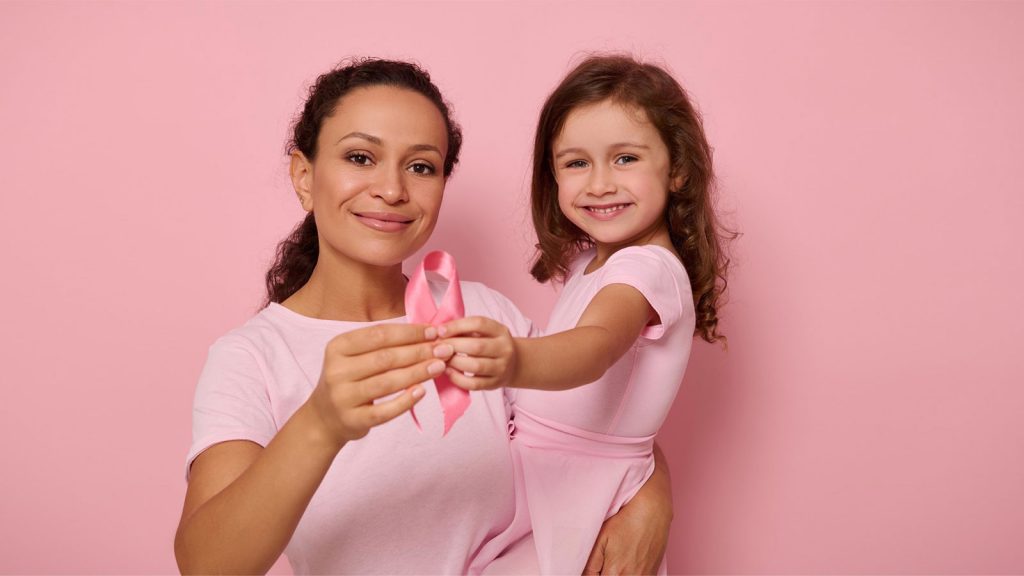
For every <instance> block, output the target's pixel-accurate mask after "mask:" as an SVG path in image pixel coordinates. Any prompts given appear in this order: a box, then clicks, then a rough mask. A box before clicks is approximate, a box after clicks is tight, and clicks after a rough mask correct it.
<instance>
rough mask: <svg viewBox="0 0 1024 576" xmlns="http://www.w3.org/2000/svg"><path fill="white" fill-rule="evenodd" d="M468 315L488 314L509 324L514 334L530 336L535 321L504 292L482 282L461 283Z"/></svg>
mask: <svg viewBox="0 0 1024 576" xmlns="http://www.w3.org/2000/svg"><path fill="white" fill-rule="evenodd" d="M459 284H460V287H461V288H462V301H463V303H464V304H465V307H466V315H467V316H487V317H488V318H493V319H494V320H497V321H498V322H501V323H502V324H504V325H506V326H508V328H509V329H510V330H511V331H512V335H513V336H528V335H529V334H530V332H531V330H532V327H533V323H532V321H531V320H530V319H529V318H527V317H526V316H525V315H523V313H522V312H521V311H520V310H519V307H518V306H516V305H515V304H514V303H513V302H512V301H511V300H509V299H508V297H506V296H505V295H504V294H502V293H501V292H498V291H497V290H494V289H493V288H490V287H488V286H487V285H485V284H481V283H480V282H466V281H462V282H460V283H459Z"/></svg>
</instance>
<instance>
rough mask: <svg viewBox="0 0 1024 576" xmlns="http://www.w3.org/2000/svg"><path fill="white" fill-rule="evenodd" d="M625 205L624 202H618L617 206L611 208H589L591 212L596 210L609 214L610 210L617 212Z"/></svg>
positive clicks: (599, 212)
mask: <svg viewBox="0 0 1024 576" xmlns="http://www.w3.org/2000/svg"><path fill="white" fill-rule="evenodd" d="M625 207H626V205H625V204H619V205H618V206H612V207H611V208H590V210H591V211H592V212H597V213H598V214H611V213H612V212H617V211H619V210H622V209H623V208H625Z"/></svg>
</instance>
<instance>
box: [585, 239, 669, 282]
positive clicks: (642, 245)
mask: <svg viewBox="0 0 1024 576" xmlns="http://www.w3.org/2000/svg"><path fill="white" fill-rule="evenodd" d="M630 248H641V249H643V248H657V249H658V250H661V251H663V252H665V253H666V254H668V255H669V256H671V257H672V259H673V260H679V257H678V256H676V255H675V253H673V252H672V251H671V250H669V249H668V248H665V247H664V246H659V245H657V244H638V245H636V246H626V247H625V248H619V249H618V250H616V251H615V254H618V253H619V252H622V251H623V250H629V249H630ZM587 250H593V251H594V256H593V257H592V258H590V260H587V263H586V264H584V265H583V273H582V274H580V277H581V278H586V277H588V276H593V275H594V274H596V273H598V272H600V271H601V270H602V269H604V267H605V266H607V265H608V262H610V261H611V259H612V258H615V254H612V255H611V256H609V257H608V260H605V262H604V264H602V265H601V267H600V268H598V269H597V270H591V271H590V272H587V267H588V266H590V263H591V262H593V261H594V259H595V258H597V248H588V249H587Z"/></svg>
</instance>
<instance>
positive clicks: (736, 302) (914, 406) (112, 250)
mask: <svg viewBox="0 0 1024 576" xmlns="http://www.w3.org/2000/svg"><path fill="white" fill-rule="evenodd" d="M1022 29H1024V3H1013V2H1004V3H981V2H960V3H940V2H928V3H919V2H892V3H875V2H868V3H853V2H849V3H847V2H827V3H826V2H822V3H809V2H757V3H692V4H691V3H688V4H680V3H677V2H671V3H668V2H666V3H629V2H608V3H600V4H597V3H584V2H575V3H565V4H549V3H540V2H531V3H485V4H478V3H469V2H454V3H429V2H408V3H388V4H377V3H367V2H360V3H356V2H353V3H344V4H328V3H301V4H278V3H265V2H230V3H202V4H180V3H162V2H140V3H127V2H116V3H114V2H110V3H102V2H71V3H57V2H38V3H18V2H3V3H0V74H2V75H0V142H2V144H0V146H2V149H0V162H2V169H0V182H2V185H3V186H2V193H0V203H2V204H0V208H2V209H0V266H2V267H3V282H2V283H0V298H2V302H3V304H4V307H5V310H4V312H3V314H2V316H3V320H2V321H0V334H2V343H3V348H2V352H0V355H2V362H3V366H2V369H3V373H2V374H3V375H2V380H3V398H2V401H0V450H2V455H3V469H2V472H0V571H2V572H31V573H56V572H75V573H169V572H173V571H175V564H174V559H173V554H172V538H173V533H174V529H175V526H176V523H177V520H178V514H179V510H180V506H181V501H182V496H183V494H184V489H185V483H184V477H183V459H184V456H185V452H186V450H187V448H188V444H189V439H190V404H191V399H192V391H193V388H194V385H195V381H196V378H197V376H198V373H199V369H200V367H201V365H202V363H203V361H204V359H205V353H206V348H207V346H208V345H209V344H210V343H211V342H212V341H213V340H214V339H215V338H216V337H217V336H218V335H220V334H222V333H224V332H225V331H227V330H228V329H230V328H232V327H234V326H236V325H238V324H239V323H241V322H242V321H244V320H245V319H246V318H247V317H248V316H250V315H251V314H253V313H254V312H255V311H256V307H257V305H258V303H259V301H260V299H261V296H262V274H263V272H264V270H265V268H266V266H267V264H268V261H269V259H270V257H271V254H272V250H273V248H274V246H275V243H276V242H277V241H278V240H279V239H281V238H282V237H283V236H284V235H285V234H286V232H287V231H288V230H289V229H290V228H291V227H292V225H293V224H294V223H295V222H297V221H298V219H299V218H300V216H301V212H300V211H299V208H298V206H297V203H296V202H295V201H294V200H293V195H292V192H291V190H290V186H289V184H288V181H287V177H286V171H285V159H284V155H283V148H284V141H285V139H286V136H287V130H288V126H289V122H290V119H291V118H292V116H293V114H294V113H295V111H296V110H297V107H298V105H299V103H300V102H301V100H302V97H303V93H304V90H305V88H306V86H308V83H309V82H310V81H311V80H312V79H313V78H314V77H315V76H316V74H318V73H319V72H322V71H324V70H326V69H328V68H329V67H330V66H331V65H332V64H333V63H334V62H336V61H338V60H340V59H341V58H342V57H344V56H347V55H358V54H363V55H380V56H389V57H400V58H412V59H415V60H418V61H419V62H420V63H422V64H423V65H424V66H426V67H427V68H428V69H429V70H430V71H431V72H432V73H433V75H434V78H435V80H436V81H437V82H438V84H439V85H440V86H441V87H442V89H443V91H444V92H445V94H446V95H447V97H448V98H449V99H450V100H451V101H452V102H453V103H454V106H455V110H456V114H457V116H458V119H459V120H460V121H461V123H462V125H463V127H464V129H465V134H466V146H465V153H464V154H463V157H462V163H461V164H460V166H459V168H458V170H457V172H456V175H455V176H454V178H453V179H452V181H451V183H450V185H449V187H448V194H447V198H446V199H445V206H444V210H443V212H442V222H441V224H440V226H439V228H438V230H437V232H436V233H435V235H434V237H433V240H432V242H431V245H430V246H431V247H438V248H445V249H447V250H449V251H451V252H453V253H454V254H455V256H456V257H457V258H458V260H459V263H460V267H461V270H462V274H463V276H464V277H465V278H469V279H476V280H482V281H484V282H486V283H488V284H490V285H491V286H493V287H495V288H498V289H500V290H503V291H504V292H505V293H506V294H508V295H509V296H510V297H511V298H512V299H513V300H515V301H516V302H518V303H519V305H520V306H521V307H522V308H523V309H524V311H526V312H527V313H528V314H529V315H531V316H532V317H534V318H535V319H537V320H538V321H540V322H542V323H543V322H544V320H546V315H547V312H548V310H549V307H550V306H551V304H552V302H553V299H554V293H553V292H552V290H550V289H549V288H547V287H542V286H538V285H536V284H535V283H533V282H532V280H531V279H530V278H529V277H528V275H527V273H526V269H527V267H528V259H529V255H530V251H531V233H530V230H529V226H528V219H527V212H526V209H525V205H526V196H525V195H526V182H527V172H528V166H529V152H530V147H531V137H532V126H533V124H534V122H535V120H536V115H537V112H538V110H539V108H540V105H541V102H542V100H543V98H544V97H545V96H546V94H547V92H548V91H549V90H550V89H551V88H552V87H553V86H554V85H555V84H556V82H557V81H558V80H559V79H560V78H561V76H562V75H563V74H564V73H565V72H566V71H567V70H568V68H569V67H570V65H571V63H572V62H573V59H574V58H578V57H579V54H580V53H581V52H582V51H584V50H595V49H627V50H632V51H634V52H636V53H637V54H639V55H640V56H642V57H647V58H651V59H654V60H657V61H661V62H663V63H665V64H666V65H667V66H669V67H670V68H671V69H672V70H673V71H674V72H675V73H676V74H677V75H678V77H679V78H680V79H681V80H682V81H683V82H684V84H685V85H686V86H687V87H688V88H689V89H690V90H691V91H692V92H693V94H694V95H695V96H696V98H697V100H698V101H699V103H700V106H701V108H702V109H703V112H704V115H705V120H706V126H707V131H708V134H709V137H710V139H711V141H712V143H713V145H714V146H715V149H716V156H715V160H716V164H717V168H718V173H719V175H720V179H721V198H722V201H721V206H722V208H723V209H724V210H725V211H727V212H728V213H729V216H728V218H729V220H730V221H732V222H733V223H734V224H735V225H736V226H737V227H739V228H740V229H741V230H742V231H743V233H744V236H743V238H742V240H741V241H740V242H739V243H738V244H737V245H736V261H737V263H738V266H737V268H736V269H735V272H734V275H733V277H732V283H731V287H732V300H731V304H730V305H729V306H728V307H727V308H726V309H725V312H724V314H725V324H724V328H725V332H726V333H727V334H728V335H729V337H730V344H731V346H730V350H729V351H728V352H727V353H725V352H723V351H721V350H720V349H719V348H715V347H712V346H708V345H703V344H702V345H697V346H696V348H695V353H694V357H693V360H692V363H691V367H690V369H689V372H688V374H687V378H686V380H685V382H684V386H683V389H682V392H681V394H680V397H679V399H678V401H677V402H676V405H675V407H674V409H673V412H672V414H671V416H670V420H669V422H668V424H667V425H666V426H665V428H664V429H663V431H662V433H661V435H660V437H659V439H660V442H661V444H662V445H663V446H664V447H665V449H666V452H667V453H668V458H669V461H670V468H671V472H672V480H673V490H674V498H675V522H674V524H673V528H672V534H671V541H670V550H669V559H670V566H671V567H672V569H673V571H678V572H687V573H780V572H781V573H822V572H828V573H851V574H852V573H857V574H861V573H880V572H889V573H892V572H896V573H938V572H943V573H1021V572H1024V548H1022V547H1021V545H1020V542H1021V537H1022V534H1024V426H1022V422H1024V388H1022V383H1024V379H1022V377H1021V374H1022V372H1024V353H1022V351H1021V344H1022V342H1024V329H1022V326H1024V304H1022V303H1024V298H1022V296H1021V293H1022V289H1024V257H1022V255H1024V251H1022V249H1021V246H1022V245H1024V232H1022V231H1021V226H1022V216H1024V199H1022V198H1024V195H1022V193H1021V192H1022V186H1021V184H1020V182H1019V178H1020V176H1021V166H1022V161H1024V137H1022V135H1024V114H1022V112H1021V108H1020V107H1021V103H1022V102H1024V68H1022V67H1021V65H1020V64H1019V58H1020V56H1021V54H1024V35H1022V34H1021V30H1022ZM1015 61H1016V62H1015Z"/></svg>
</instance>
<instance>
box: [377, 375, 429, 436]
mask: <svg viewBox="0 0 1024 576" xmlns="http://www.w3.org/2000/svg"><path fill="white" fill-rule="evenodd" d="M423 394H424V391H423V386H421V385H419V384H416V385H415V386H412V387H410V388H408V389H407V390H406V391H405V392H403V393H401V394H399V395H398V396H396V397H394V398H392V399H390V400H387V401H384V402H376V403H374V404H372V405H370V406H367V407H366V410H365V418H366V427H367V428H372V427H374V426H378V425H380V424H383V423H385V422H387V421H389V420H393V419H395V418H396V417H398V416H400V415H402V414H404V413H406V412H408V411H409V409H411V408H412V407H413V406H415V405H416V403H417V402H419V401H420V399H421V398H423Z"/></svg>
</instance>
